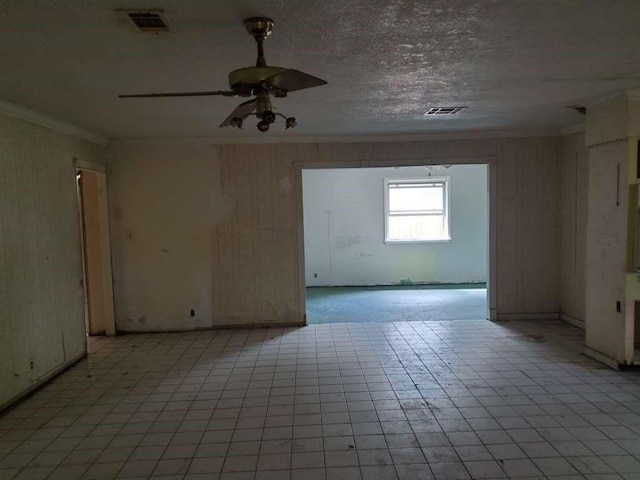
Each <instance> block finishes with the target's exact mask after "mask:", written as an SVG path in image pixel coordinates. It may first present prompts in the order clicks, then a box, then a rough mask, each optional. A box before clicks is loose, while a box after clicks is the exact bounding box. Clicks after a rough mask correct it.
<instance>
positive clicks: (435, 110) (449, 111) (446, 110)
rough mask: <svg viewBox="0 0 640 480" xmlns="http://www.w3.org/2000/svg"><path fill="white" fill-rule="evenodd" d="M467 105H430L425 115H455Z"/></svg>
mask: <svg viewBox="0 0 640 480" xmlns="http://www.w3.org/2000/svg"><path fill="white" fill-rule="evenodd" d="M465 108H467V107H431V108H430V109H429V110H427V111H426V112H425V115H455V114H456V113H459V112H460V111H462V110H464V109H465Z"/></svg>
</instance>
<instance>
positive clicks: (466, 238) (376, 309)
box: [302, 164, 488, 324]
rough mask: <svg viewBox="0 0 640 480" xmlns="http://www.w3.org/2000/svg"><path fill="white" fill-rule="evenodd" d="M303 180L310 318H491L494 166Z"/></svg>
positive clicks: (327, 174) (358, 172)
mask: <svg viewBox="0 0 640 480" xmlns="http://www.w3.org/2000/svg"><path fill="white" fill-rule="evenodd" d="M302 180H303V212H304V254H305V285H306V305H307V310H306V315H307V323H308V324H314V323H333V322H386V321H408V320H421V321H424V320H463V319H484V318H487V275H488V272H487V269H488V188H487V165H484V164H481V165H431V166H410V167H385V168H333V169H326V168H322V169H303V171H302Z"/></svg>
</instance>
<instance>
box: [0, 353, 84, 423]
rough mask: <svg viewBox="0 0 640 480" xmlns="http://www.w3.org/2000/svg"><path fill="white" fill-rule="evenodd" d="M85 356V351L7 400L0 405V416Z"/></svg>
mask: <svg viewBox="0 0 640 480" xmlns="http://www.w3.org/2000/svg"><path fill="white" fill-rule="evenodd" d="M86 356H87V352H86V351H84V352H82V353H81V354H79V355H76V356H75V357H73V358H72V359H70V360H68V361H66V362H64V363H62V364H61V365H60V366H58V367H56V368H54V369H53V370H52V371H51V372H49V373H48V374H46V375H45V376H44V377H42V378H41V379H40V380H38V381H37V382H36V383H34V384H32V385H31V386H30V387H29V388H27V389H26V390H24V391H22V392H20V393H19V394H17V395H15V396H13V397H11V398H10V399H9V400H7V401H6V402H4V403H3V404H0V415H1V414H2V413H4V412H5V411H6V410H7V409H10V408H11V407H13V406H14V405H15V404H16V403H18V402H19V401H20V400H24V399H25V398H27V397H28V396H30V395H31V394H33V393H34V392H35V391H36V390H38V389H39V388H40V387H42V386H43V385H44V384H45V383H47V382H48V381H50V380H52V379H53V378H55V377H57V376H58V375H60V374H61V373H62V372H64V371H65V370H67V369H68V368H69V367H71V366H73V365H74V364H76V363H78V362H79V361H80V360H82V359H83V358H85V357H86Z"/></svg>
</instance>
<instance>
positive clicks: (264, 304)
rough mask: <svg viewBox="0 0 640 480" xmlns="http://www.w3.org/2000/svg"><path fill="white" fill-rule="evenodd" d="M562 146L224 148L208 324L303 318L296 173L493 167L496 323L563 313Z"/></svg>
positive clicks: (494, 142) (487, 142) (510, 142)
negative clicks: (223, 210) (222, 205)
mask: <svg viewBox="0 0 640 480" xmlns="http://www.w3.org/2000/svg"><path fill="white" fill-rule="evenodd" d="M559 150H560V139H559V138H556V137H548V138H546V137H545V138H506V139H483V140H446V141H432V142H405V143H402V142H393V143H391V142H390V143H326V144H325V143H323V144H262V145H224V146H221V147H220V162H221V177H222V189H223V194H224V196H225V198H226V199H227V200H228V202H229V204H230V205H231V209H232V215H231V216H230V217H229V218H228V219H227V220H226V221H224V222H222V223H220V224H218V225H217V226H216V228H215V229H214V230H213V232H212V245H211V248H212V259H213V261H212V262H213V264H212V316H213V324H214V325H238V324H273V323H300V322H302V321H303V320H304V291H303V280H302V279H301V278H300V275H301V274H303V271H304V270H303V265H302V262H303V258H304V257H303V254H302V253H303V252H302V251H301V248H302V245H303V242H302V195H301V193H302V182H301V175H300V168H318V167H323V166H324V167H331V166H337V167H345V166H351V167H358V166H360V167H367V166H370V167H373V166H390V165H419V164H464V163H489V164H490V172H491V173H490V176H491V177H490V182H491V185H493V194H492V197H491V200H490V213H491V215H492V227H491V228H492V230H493V235H494V236H495V242H494V245H493V249H494V250H495V255H493V257H494V258H493V261H494V265H493V270H494V282H493V285H492V288H493V293H494V295H495V306H496V309H497V316H498V318H505V319H506V318H527V317H529V318H536V317H552V316H554V315H557V314H558V311H559V269H558V260H559V256H558V253H559V249H558V247H559V225H558V222H559V216H558V214H557V208H558V194H557V192H558V190H557V189H558V158H559Z"/></svg>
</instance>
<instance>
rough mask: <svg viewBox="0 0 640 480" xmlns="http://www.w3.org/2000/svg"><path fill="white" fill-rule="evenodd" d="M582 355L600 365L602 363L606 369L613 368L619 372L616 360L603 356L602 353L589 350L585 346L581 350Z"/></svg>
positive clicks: (618, 364)
mask: <svg viewBox="0 0 640 480" xmlns="http://www.w3.org/2000/svg"><path fill="white" fill-rule="evenodd" d="M582 353H583V354H584V355H586V356H587V357H591V358H593V359H594V360H597V361H598V362H600V363H604V364H605V365H606V366H608V367H611V368H613V369H615V370H620V363H619V362H618V361H617V360H616V359H614V358H611V357H610V356H609V355H607V354H604V353H602V352H599V351H597V350H594V349H593V348H589V347H587V346H585V347H584V348H583V349H582Z"/></svg>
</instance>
